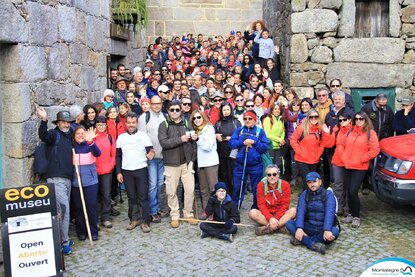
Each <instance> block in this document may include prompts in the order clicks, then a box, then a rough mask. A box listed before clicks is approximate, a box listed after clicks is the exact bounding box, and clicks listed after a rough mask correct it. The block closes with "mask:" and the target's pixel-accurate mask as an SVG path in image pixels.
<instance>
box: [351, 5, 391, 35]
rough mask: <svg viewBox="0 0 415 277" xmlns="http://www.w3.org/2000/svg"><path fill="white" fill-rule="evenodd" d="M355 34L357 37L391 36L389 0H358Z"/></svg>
mask: <svg viewBox="0 0 415 277" xmlns="http://www.w3.org/2000/svg"><path fill="white" fill-rule="evenodd" d="M354 36H355V37H357V38H373V37H387V36H389V0H374V1H371V0H356V21H355V31H354Z"/></svg>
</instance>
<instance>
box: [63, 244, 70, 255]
mask: <svg viewBox="0 0 415 277" xmlns="http://www.w3.org/2000/svg"><path fill="white" fill-rule="evenodd" d="M62 252H63V255H71V254H72V248H71V246H70V245H64V246H63V249H62Z"/></svg>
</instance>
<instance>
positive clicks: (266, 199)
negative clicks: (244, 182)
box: [257, 177, 291, 221]
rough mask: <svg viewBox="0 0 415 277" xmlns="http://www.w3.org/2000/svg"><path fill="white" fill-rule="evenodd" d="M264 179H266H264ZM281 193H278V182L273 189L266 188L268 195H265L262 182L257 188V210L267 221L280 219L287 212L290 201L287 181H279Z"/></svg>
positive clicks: (289, 189)
mask: <svg viewBox="0 0 415 277" xmlns="http://www.w3.org/2000/svg"><path fill="white" fill-rule="evenodd" d="M265 178H266V177H265ZM281 181H282V182H281V193H279V191H278V182H277V183H276V184H275V188H273V187H271V186H270V185H269V184H267V186H268V193H267V194H266V195H265V191H264V182H263V181H261V182H259V183H258V186H257V200H258V209H259V210H260V211H261V213H262V214H263V215H264V216H265V218H266V219H267V221H269V220H270V219H271V218H272V217H274V218H276V219H278V220H280V218H281V217H282V216H283V215H284V214H285V212H286V211H288V208H289V207H290V200H291V188H290V184H289V183H288V182H287V181H284V180H281Z"/></svg>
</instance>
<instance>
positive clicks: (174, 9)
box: [146, 0, 263, 42]
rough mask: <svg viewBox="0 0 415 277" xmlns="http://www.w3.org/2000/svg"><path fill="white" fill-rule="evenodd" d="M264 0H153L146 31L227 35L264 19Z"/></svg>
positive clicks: (149, 33)
mask: <svg viewBox="0 0 415 277" xmlns="http://www.w3.org/2000/svg"><path fill="white" fill-rule="evenodd" d="M262 2H263V1H262V0H151V1H148V6H149V24H148V26H147V28H146V34H147V37H148V39H149V41H150V42H153V41H154V39H155V38H156V37H158V36H162V37H167V38H171V36H172V35H180V36H181V35H182V34H183V33H186V34H187V33H193V34H198V33H202V34H205V35H215V34H218V35H219V34H226V33H229V32H230V31H231V30H235V31H236V30H240V31H243V30H245V28H246V26H247V25H248V24H249V23H251V22H253V21H255V20H258V19H262Z"/></svg>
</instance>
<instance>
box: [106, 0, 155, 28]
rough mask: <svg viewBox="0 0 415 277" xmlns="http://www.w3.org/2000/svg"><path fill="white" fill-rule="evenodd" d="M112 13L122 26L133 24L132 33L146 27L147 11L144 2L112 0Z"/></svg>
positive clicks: (144, 0)
mask: <svg viewBox="0 0 415 277" xmlns="http://www.w3.org/2000/svg"><path fill="white" fill-rule="evenodd" d="M112 12H113V15H114V19H116V20H117V21H118V22H119V23H120V24H121V25H122V26H124V27H126V25H127V24H133V26H134V32H137V31H138V30H141V29H142V28H143V27H145V26H146V25H147V22H148V10H147V3H146V0H113V1H112Z"/></svg>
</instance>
